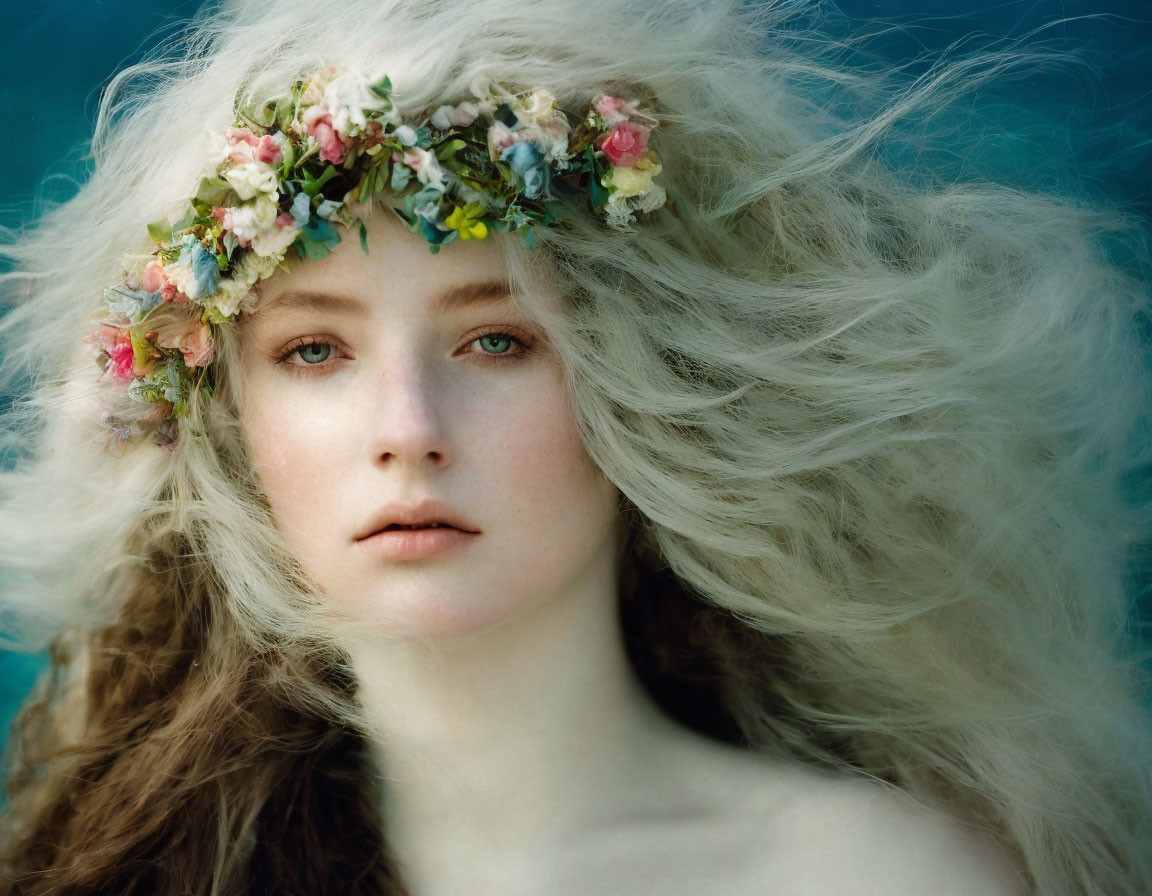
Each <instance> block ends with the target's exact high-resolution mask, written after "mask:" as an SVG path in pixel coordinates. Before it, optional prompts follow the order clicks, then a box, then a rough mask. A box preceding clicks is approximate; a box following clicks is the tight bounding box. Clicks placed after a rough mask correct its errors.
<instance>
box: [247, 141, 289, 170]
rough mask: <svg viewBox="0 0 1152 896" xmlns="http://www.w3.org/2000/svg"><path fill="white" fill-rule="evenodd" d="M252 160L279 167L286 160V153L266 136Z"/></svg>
mask: <svg viewBox="0 0 1152 896" xmlns="http://www.w3.org/2000/svg"><path fill="white" fill-rule="evenodd" d="M252 158H253V159H255V160H256V161H257V162H263V163H264V164H265V165H279V164H280V162H281V160H282V159H283V158H284V153H283V152H282V151H281V150H280V147H279V146H277V145H276V141H275V140H273V139H272V138H271V137H269V136H268V135H267V134H265V135H264V136H263V137H261V138H260V142H259V143H257V144H256V148H255V149H254V150H253V151H252Z"/></svg>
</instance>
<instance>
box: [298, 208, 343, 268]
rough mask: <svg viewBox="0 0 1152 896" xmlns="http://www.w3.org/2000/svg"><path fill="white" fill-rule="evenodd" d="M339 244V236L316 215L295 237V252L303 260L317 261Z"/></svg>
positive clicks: (334, 229)
mask: <svg viewBox="0 0 1152 896" xmlns="http://www.w3.org/2000/svg"><path fill="white" fill-rule="evenodd" d="M339 242H340V234H339V233H337V232H336V228H334V227H333V226H332V225H331V224H329V223H328V222H327V221H325V220H324V219H323V218H321V217H319V216H318V215H313V216H312V218H311V220H310V221H309V222H308V223H307V224H306V225H305V226H304V227H302V228H300V234H299V235H298V236H297V237H296V242H295V244H294V245H295V246H296V251H297V252H299V253H300V254H301V255H302V256H303V257H304V258H308V259H311V260H312V261H317V260H319V259H321V258H323V257H324V256H325V255H327V254H328V253H329V252H331V251H332V250H333V249H335V248H336V246H337V245H338V244H339Z"/></svg>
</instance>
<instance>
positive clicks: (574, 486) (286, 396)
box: [241, 221, 617, 637]
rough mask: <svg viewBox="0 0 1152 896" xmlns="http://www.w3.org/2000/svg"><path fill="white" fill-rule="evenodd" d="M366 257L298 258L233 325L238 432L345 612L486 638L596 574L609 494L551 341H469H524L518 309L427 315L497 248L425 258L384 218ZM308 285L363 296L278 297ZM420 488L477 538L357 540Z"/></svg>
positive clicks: (353, 250)
mask: <svg viewBox="0 0 1152 896" xmlns="http://www.w3.org/2000/svg"><path fill="white" fill-rule="evenodd" d="M497 238H498V237H497ZM369 250H370V251H369V254H367V255H366V254H364V252H363V251H362V249H361V248H360V245H359V241H358V240H355V239H346V240H345V241H344V242H342V243H341V244H340V245H339V246H338V247H337V249H336V251H335V252H333V253H332V254H331V255H329V256H328V257H326V258H324V259H322V260H320V261H316V262H307V263H304V262H295V263H293V264H292V266H291V267H292V272H291V274H288V275H285V274H282V273H277V274H276V275H274V276H273V277H272V278H270V279H269V280H267V281H265V283H264V284H263V285H262V288H261V294H260V304H259V307H258V309H257V310H256V312H254V313H253V314H251V315H249V316H248V317H247V318H246V320H245V322H244V323H243V324H242V328H241V346H242V357H243V362H242V363H243V367H244V374H245V378H246V379H245V382H246V391H245V395H244V398H243V408H242V411H241V423H242V426H243V431H244V434H245V438H246V441H247V443H248V447H249V451H250V453H251V456H252V459H253V462H254V464H255V466H256V469H257V472H258V475H259V477H260V482H261V484H262V486H263V489H264V491H265V494H266V495H267V497H268V500H269V502H270V505H271V508H272V511H273V513H274V515H275V518H276V520H277V523H278V525H279V526H280V528H281V530H282V532H283V534H284V536H285V538H286V540H287V542H288V544H289V546H290V547H291V548H292V550H293V551H294V553H295V554H296V555H297V557H298V558H299V559H300V561H301V563H302V565H303V566H304V569H305V571H306V572H307V573H308V574H309V575H310V576H311V577H312V579H313V580H314V581H315V582H316V583H317V585H318V586H319V587H320V589H321V590H322V591H323V592H324V594H325V595H326V596H327V598H328V599H329V601H330V605H331V607H332V608H333V609H334V610H335V611H336V612H337V613H338V614H340V615H341V616H342V617H345V618H348V619H350V620H352V621H354V622H356V623H359V624H362V625H363V626H365V630H366V631H372V632H376V633H379V634H382V635H388V636H400V637H428V636H431V637H443V636H459V635H467V634H472V633H476V632H480V631H484V630H485V629H487V628H489V627H491V626H493V625H497V624H499V623H501V622H503V621H506V620H508V619H510V618H513V617H515V616H516V615H517V614H519V613H522V612H524V611H525V610H526V609H528V608H530V607H533V606H535V605H538V604H540V603H542V602H547V601H552V600H557V599H560V598H562V597H564V596H570V595H573V594H577V593H579V592H580V591H581V589H582V588H587V587H590V583H591V582H594V581H595V582H601V583H602V582H603V581H605V576H606V571H608V570H610V569H611V566H612V564H613V562H614V558H613V552H612V547H613V542H614V538H613V521H614V519H615V516H616V506H617V493H616V490H615V488H614V487H613V486H612V485H611V483H609V482H608V481H607V479H605V477H604V476H603V475H602V474H601V473H600V471H599V470H598V469H597V468H596V467H595V466H594V464H593V463H592V462H591V460H590V459H589V457H588V456H587V453H586V452H585V451H584V448H583V445H582V444H581V442H580V439H579V436H578V433H577V430H576V424H575V421H574V419H573V416H572V412H571V408H570V405H569V402H568V398H567V394H566V392H565V389H564V386H563V381H562V375H561V370H560V368H559V365H558V363H557V362H556V360H555V358H554V356H553V355H552V354H551V353H550V352H549V351H548V349H547V347H546V345H545V343H544V340H543V339H541V338H540V337H539V335H537V336H536V338H535V341H534V343H533V346H532V348H531V350H529V351H527V352H526V353H524V352H522V350H521V349H520V348H519V347H518V346H516V345H515V344H514V343H512V342H510V341H509V340H507V339H501V338H498V337H497V336H495V335H492V336H491V337H490V338H489V339H479V337H482V336H484V335H485V334H486V333H487V334H496V333H504V332H506V333H508V334H509V335H511V336H515V337H518V338H524V339H525V341H528V340H530V339H531V338H532V334H533V329H532V322H531V321H530V320H529V319H527V318H526V316H525V315H524V314H523V313H522V312H520V311H518V310H516V309H515V307H514V306H513V305H511V304H502V305H492V306H476V307H465V308H457V309H453V310H448V311H442V312H439V313H434V311H433V302H434V300H435V298H436V297H437V296H438V295H439V294H440V293H441V292H443V291H445V290H447V289H450V288H454V287H458V286H462V285H468V284H471V283H475V282H482V281H486V280H492V279H502V275H503V267H502V262H501V260H500V256H499V253H498V252H497V251H496V250H495V248H494V247H493V246H492V244H491V242H490V241H488V242H482V243H457V244H453V245H450V246H447V247H445V248H444V249H443V250H442V251H441V252H440V253H439V254H438V255H435V256H433V255H431V254H430V253H429V252H428V249H427V246H426V245H425V244H424V242H423V241H422V240H421V239H419V238H418V237H416V236H414V235H413V234H410V233H408V232H406V231H404V230H403V229H402V228H401V227H399V226H398V225H396V224H393V223H391V222H390V221H380V222H377V223H374V224H373V227H372V229H371V233H370V240H369ZM304 291H307V292H320V293H326V294H331V295H338V296H341V297H345V298H351V299H353V300H354V301H355V302H357V303H359V304H360V305H361V306H362V307H361V308H360V310H358V311H355V312H345V311H335V310H333V309H330V308H322V307H297V306H294V305H293V306H285V305H281V306H280V307H276V299H277V297H283V295H284V294H285V293H288V292H304ZM553 300H554V301H559V299H558V298H553ZM301 339H304V340H307V339H312V340H314V341H316V342H317V343H318V344H317V345H314V346H313V347H312V348H310V349H300V347H299V342H300V340H301ZM478 340H479V341H478ZM325 344H331V345H332V349H326V348H325ZM293 348H296V349H298V350H296V351H295V352H294V353H291V354H289V355H288V357H286V358H285V357H281V356H283V355H284V353H285V351H289V352H292V349H293ZM321 359H323V360H322V363H318V364H315V365H314V366H310V365H309V364H308V363H307V362H309V361H312V362H315V361H318V360H321ZM424 498H432V499H435V500H438V501H441V502H443V503H445V504H447V505H449V506H450V507H452V508H453V509H454V510H456V511H457V513H458V514H459V515H460V516H461V517H463V518H464V519H465V520H466V521H467V522H468V523H470V524H471V528H473V529H478V530H480V531H481V534H480V535H479V536H478V537H477V538H474V539H471V540H470V541H469V543H468V544H467V546H466V547H464V548H463V549H462V550H456V551H453V552H451V553H450V554H446V555H441V556H437V557H432V558H428V559H426V560H420V561H403V562H395V561H385V560H383V559H381V558H380V557H379V556H372V555H371V554H370V553H368V552H365V551H364V550H363V549H362V548H361V547H359V546H358V545H357V544H356V543H355V536H356V535H357V534H358V533H360V532H362V531H363V529H364V527H365V525H367V524H368V523H369V522H370V521H371V520H372V519H373V518H374V517H375V516H376V514H377V513H379V511H380V510H381V509H382V508H383V507H384V506H385V505H387V504H389V503H392V502H396V501H401V502H405V503H415V502H418V501H420V500H422V499H424ZM607 575H609V576H610V575H611V573H610V572H607Z"/></svg>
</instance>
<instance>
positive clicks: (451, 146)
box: [436, 138, 468, 160]
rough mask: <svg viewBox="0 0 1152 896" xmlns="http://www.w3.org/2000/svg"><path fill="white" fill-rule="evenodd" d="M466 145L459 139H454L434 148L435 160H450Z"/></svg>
mask: <svg viewBox="0 0 1152 896" xmlns="http://www.w3.org/2000/svg"><path fill="white" fill-rule="evenodd" d="M467 145H468V144H467V143H465V142H464V141H463V140H461V139H459V138H456V139H455V140H449V141H448V142H446V143H441V144H440V145H439V146H437V147H436V158H437V159H440V160H444V159H450V158H452V156H454V155H456V153H458V152H460V150H462V149H463V148H464V147H465V146H467Z"/></svg>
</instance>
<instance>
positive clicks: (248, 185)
mask: <svg viewBox="0 0 1152 896" xmlns="http://www.w3.org/2000/svg"><path fill="white" fill-rule="evenodd" d="M224 180H226V181H228V185H229V186H230V187H232V189H233V190H235V191H236V195H237V196H239V197H240V198H241V199H243V200H245V201H247V200H249V199H252V198H253V197H255V196H258V195H260V194H270V195H271V197H272V198H273V199H275V198H276V197H277V195H278V194H277V192H276V169H274V168H273V167H272V166H271V165H265V164H264V163H263V162H246V163H244V164H243V165H235V166H233V167H231V168H228V169H226V170H225V172H224Z"/></svg>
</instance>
